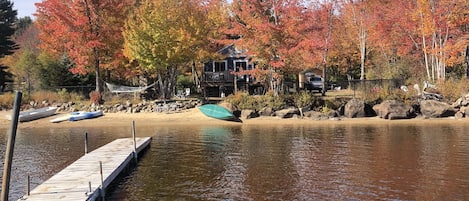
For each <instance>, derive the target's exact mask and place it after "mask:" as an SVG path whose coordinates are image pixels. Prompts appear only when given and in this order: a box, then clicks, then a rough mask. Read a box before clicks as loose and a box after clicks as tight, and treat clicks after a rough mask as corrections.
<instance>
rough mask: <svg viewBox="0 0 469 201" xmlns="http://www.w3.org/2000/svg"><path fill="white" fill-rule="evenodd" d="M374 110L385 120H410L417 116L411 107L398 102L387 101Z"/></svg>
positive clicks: (374, 107)
mask: <svg viewBox="0 0 469 201" xmlns="http://www.w3.org/2000/svg"><path fill="white" fill-rule="evenodd" d="M373 110H374V111H375V112H376V114H377V115H378V116H379V117H380V118H383V119H390V120H392V119H410V118H412V117H414V116H415V112H414V110H413V108H412V107H411V106H409V105H406V104H405V103H403V102H401V101H398V100H385V101H383V102H382V103H380V104H378V105H375V106H373Z"/></svg>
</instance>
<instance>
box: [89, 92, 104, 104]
mask: <svg viewBox="0 0 469 201" xmlns="http://www.w3.org/2000/svg"><path fill="white" fill-rule="evenodd" d="M90 101H91V103H94V104H95V105H99V104H101V103H103V98H102V96H101V93H99V91H92V92H90Z"/></svg>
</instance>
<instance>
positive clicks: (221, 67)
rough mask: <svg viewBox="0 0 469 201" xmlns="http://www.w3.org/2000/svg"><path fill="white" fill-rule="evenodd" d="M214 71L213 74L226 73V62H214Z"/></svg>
mask: <svg viewBox="0 0 469 201" xmlns="http://www.w3.org/2000/svg"><path fill="white" fill-rule="evenodd" d="M213 66H214V67H215V68H214V71H213V72H225V71H226V62H224V61H222V62H213Z"/></svg>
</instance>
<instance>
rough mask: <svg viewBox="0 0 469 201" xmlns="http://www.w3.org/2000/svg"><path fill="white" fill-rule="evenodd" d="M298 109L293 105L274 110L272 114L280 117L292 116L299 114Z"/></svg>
mask: <svg viewBox="0 0 469 201" xmlns="http://www.w3.org/2000/svg"><path fill="white" fill-rule="evenodd" d="M299 114H300V110H298V108H295V107H290V108H286V109H283V110H278V111H275V113H274V115H275V116H277V117H280V118H292V117H293V115H299Z"/></svg>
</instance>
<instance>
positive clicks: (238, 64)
mask: <svg viewBox="0 0 469 201" xmlns="http://www.w3.org/2000/svg"><path fill="white" fill-rule="evenodd" d="M234 64H235V67H236V72H239V71H240V70H241V69H243V70H248V68H247V67H248V62H246V61H235V62H234Z"/></svg>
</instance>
